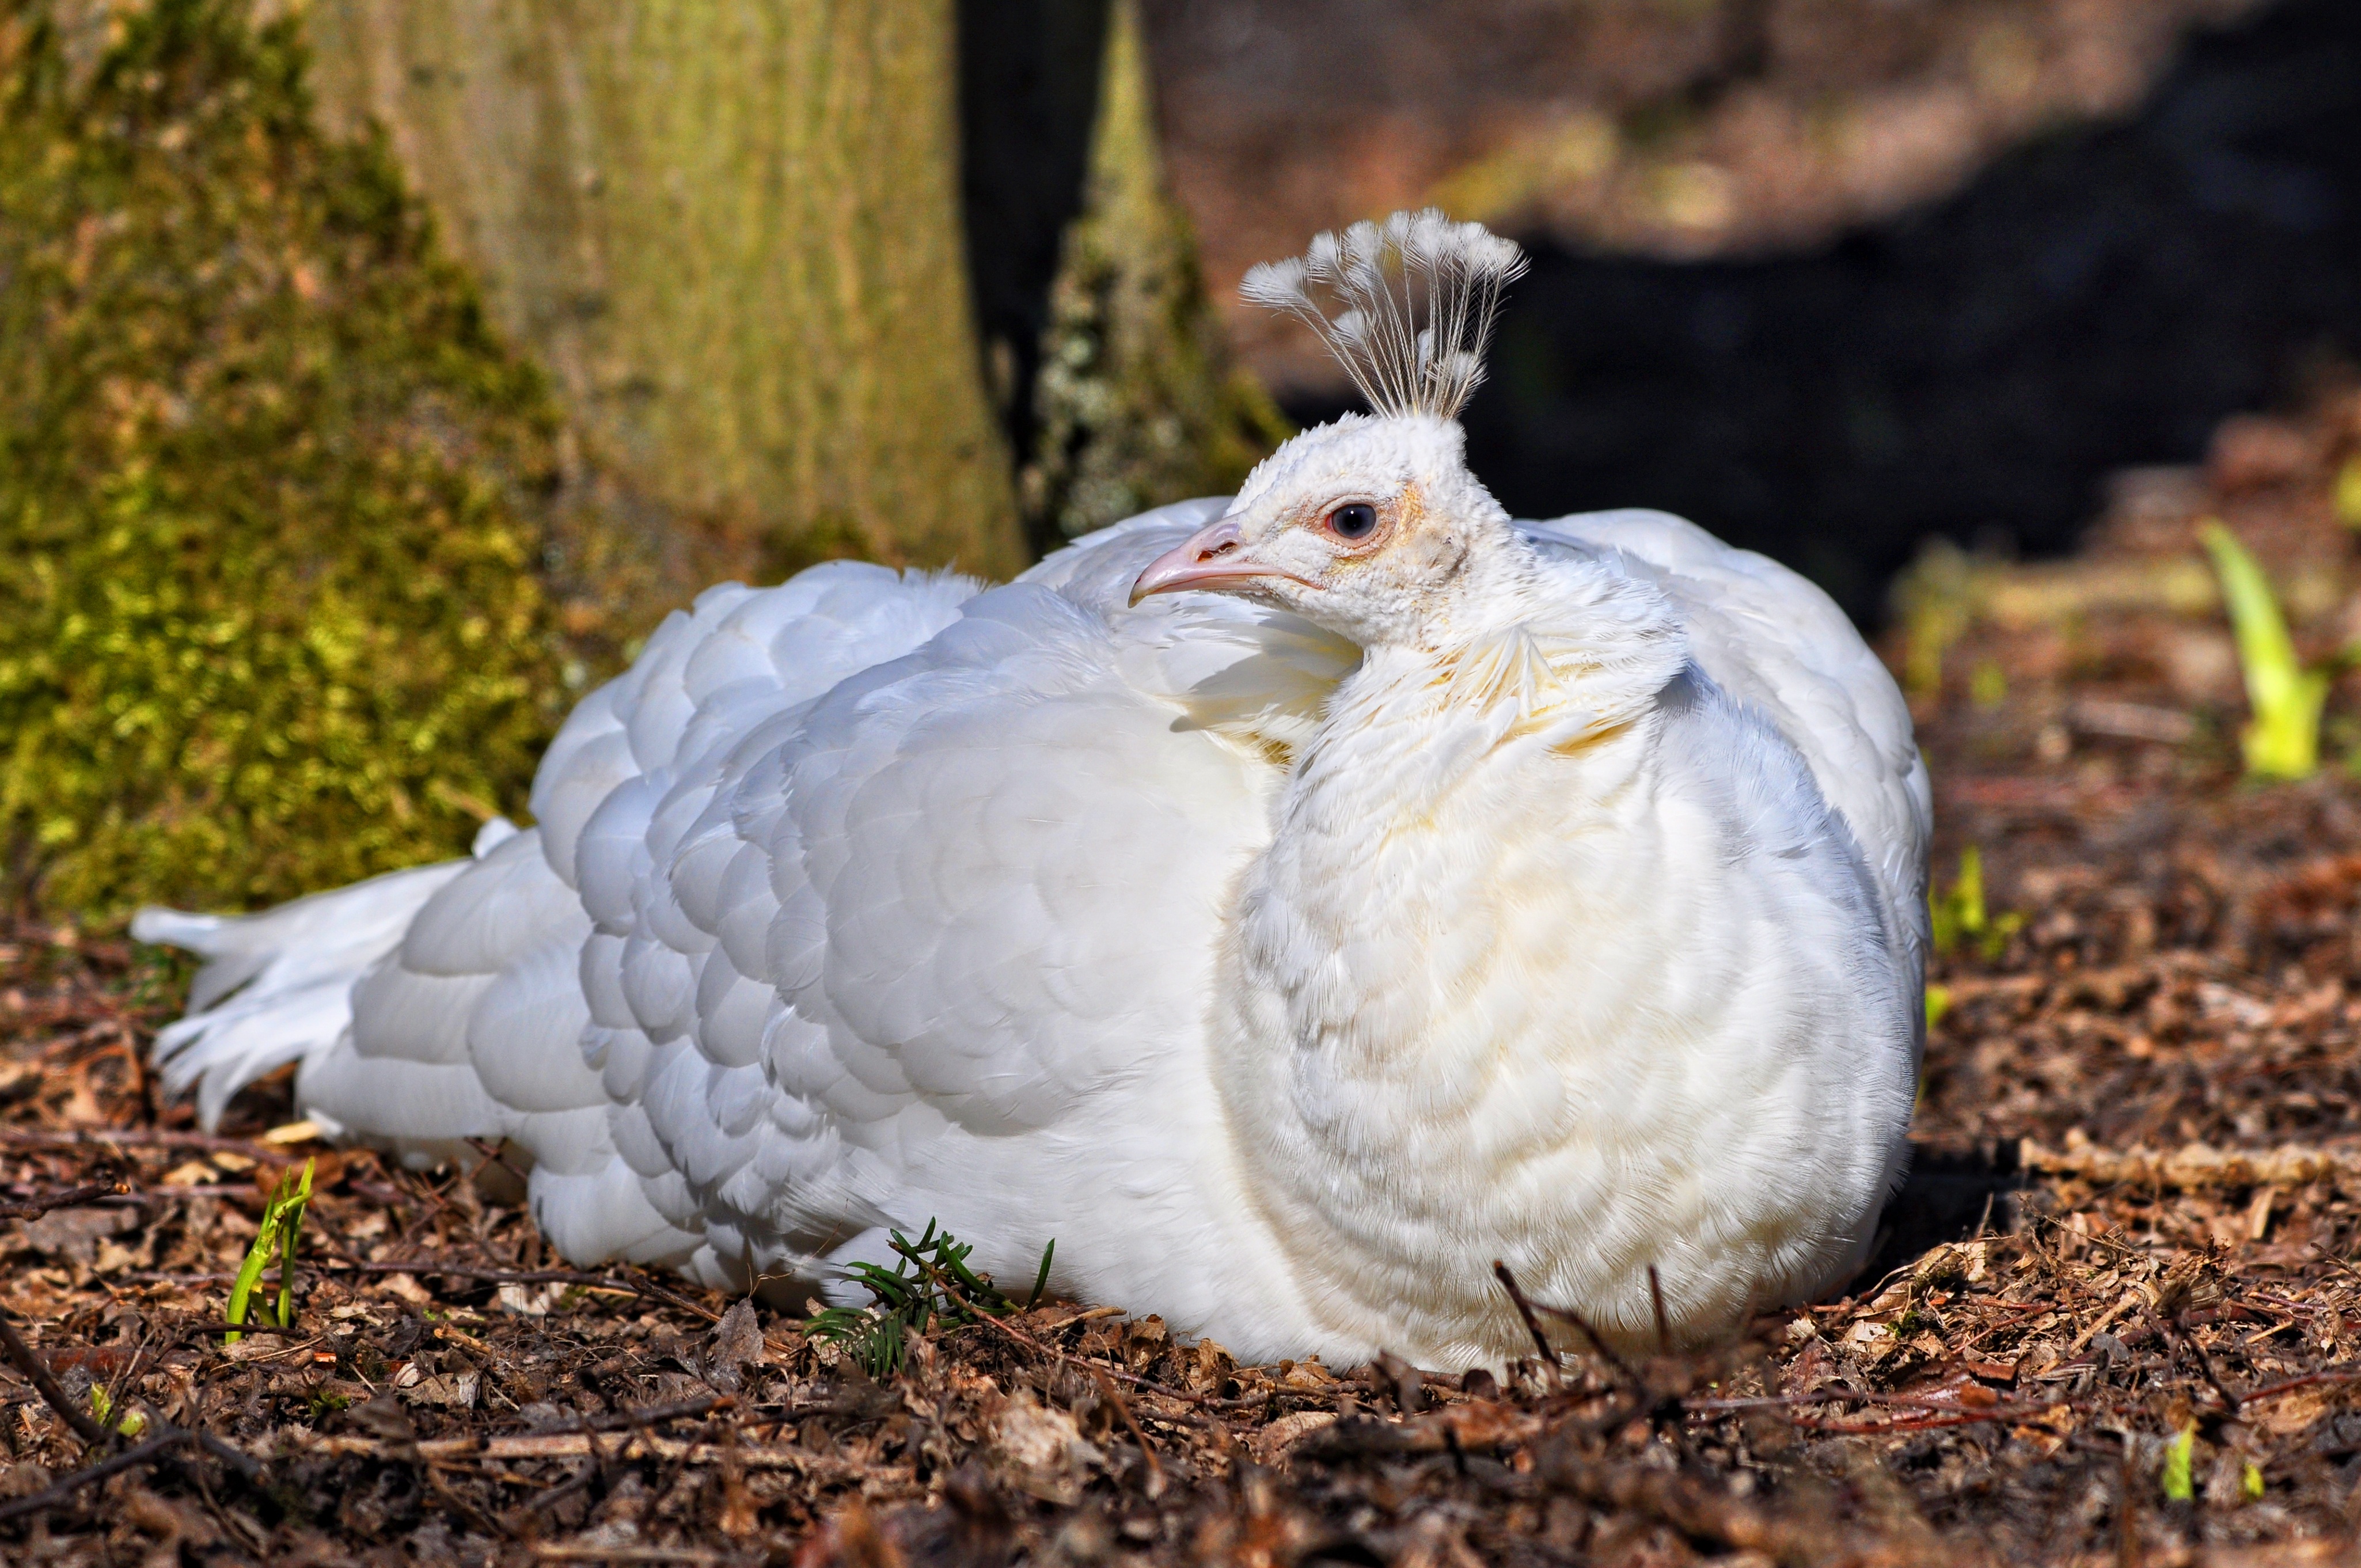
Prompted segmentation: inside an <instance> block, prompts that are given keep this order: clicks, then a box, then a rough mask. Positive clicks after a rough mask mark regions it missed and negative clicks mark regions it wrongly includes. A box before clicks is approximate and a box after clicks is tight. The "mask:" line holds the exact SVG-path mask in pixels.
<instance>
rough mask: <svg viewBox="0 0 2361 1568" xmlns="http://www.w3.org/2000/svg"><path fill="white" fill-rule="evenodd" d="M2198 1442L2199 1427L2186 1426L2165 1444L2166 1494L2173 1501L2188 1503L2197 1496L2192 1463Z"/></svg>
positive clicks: (2195, 1478)
mask: <svg viewBox="0 0 2361 1568" xmlns="http://www.w3.org/2000/svg"><path fill="white" fill-rule="evenodd" d="M2196 1444H2197V1429H2196V1428H2195V1427H2184V1428H2182V1429H2181V1430H2180V1432H2179V1433H2178V1434H2176V1435H2175V1436H2174V1438H2173V1440H2172V1441H2171V1442H2169V1443H2167V1444H2165V1445H2164V1495H2165V1497H2167V1498H2169V1499H2170V1500H2171V1501H2173V1502H2176V1503H2186V1502H2189V1501H2191V1499H2193V1498H2194V1497H2196V1496H2197V1477H2196V1475H2194V1474H2193V1466H2192V1464H2191V1458H2192V1456H2193V1452H2194V1450H2195V1448H2196Z"/></svg>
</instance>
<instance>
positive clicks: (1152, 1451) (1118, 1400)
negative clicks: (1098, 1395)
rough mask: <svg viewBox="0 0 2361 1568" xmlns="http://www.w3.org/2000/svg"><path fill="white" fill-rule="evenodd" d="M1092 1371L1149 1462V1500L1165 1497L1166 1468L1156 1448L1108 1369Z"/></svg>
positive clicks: (1108, 1400) (1147, 1487)
mask: <svg viewBox="0 0 2361 1568" xmlns="http://www.w3.org/2000/svg"><path fill="white" fill-rule="evenodd" d="M1092 1370H1093V1371H1094V1372H1096V1373H1097V1374H1098V1375H1099V1390H1100V1392H1102V1393H1104V1395H1106V1397H1107V1403H1109V1404H1111V1405H1113V1406H1114V1407H1115V1414H1116V1415H1118V1416H1121V1417H1122V1418H1123V1424H1124V1425H1125V1426H1126V1427H1128V1428H1130V1429H1131V1438H1132V1441H1133V1442H1137V1444H1139V1455H1140V1457H1141V1458H1142V1459H1145V1460H1146V1461H1148V1481H1147V1485H1146V1486H1145V1488H1144V1489H1145V1490H1146V1491H1147V1493H1148V1501H1149V1502H1151V1503H1152V1502H1154V1501H1156V1499H1157V1498H1159V1497H1162V1496H1163V1495H1164V1466H1163V1465H1162V1464H1159V1463H1158V1461H1157V1458H1156V1446H1155V1444H1153V1443H1151V1442H1148V1434H1147V1433H1146V1432H1144V1431H1141V1430H1140V1428H1139V1422H1138V1421H1137V1420H1136V1419H1135V1418H1134V1417H1133V1416H1132V1413H1131V1406H1130V1405H1129V1404H1128V1403H1126V1401H1125V1399H1124V1397H1123V1395H1122V1393H1121V1392H1120V1391H1119V1390H1118V1389H1117V1388H1116V1387H1115V1379H1114V1378H1112V1377H1109V1376H1107V1375H1106V1368H1105V1367H1104V1366H1093V1368H1092Z"/></svg>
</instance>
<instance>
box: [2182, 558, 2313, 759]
mask: <svg viewBox="0 0 2361 1568" xmlns="http://www.w3.org/2000/svg"><path fill="white" fill-rule="evenodd" d="M2199 537H2200V538H2201V539H2202V540H2203V542H2204V544H2205V550H2206V554H2209V555H2211V556H2212V557H2213V571H2214V575H2215V576H2218V577H2219V578H2220V579H2221V582H2222V600H2223V603H2224V605H2225V606H2226V607H2227V608H2228V609H2229V612H2230V630H2231V633H2232V635H2233V636H2234V637H2235V639H2236V641H2237V644H2238V667H2239V670H2240V672H2241V673H2242V674H2244V675H2245V676H2246V703H2247V706H2248V707H2250V708H2252V709H2253V712H2254V718H2253V721H2252V722H2250V723H2249V724H2248V725H2247V726H2246V730H2245V732H2244V733H2243V734H2241V735H2240V736H2239V741H2240V744H2241V746H2242V748H2243V749H2244V751H2245V752H2246V771H2247V772H2248V773H2251V774H2253V775H2254V776H2256V777H2257V778H2268V779H2288V780H2294V779H2305V778H2310V777H2311V776H2312V774H2313V773H2315V772H2317V771H2318V770H2319V767H2320V710H2321V707H2322V706H2323V704H2324V703H2325V702H2326V701H2327V699H2328V676H2327V675H2326V674H2324V673H2323V672H2321V671H2318V670H2307V669H2305V668H2304V667H2303V665H2302V663H2301V662H2300V661H2299V660H2298V659H2297V658H2296V652H2295V640H2294V639H2293V638H2291V637H2290V636H2289V635H2288V629H2287V618H2286V617H2285V616H2284V615H2282V614H2281V613H2280V612H2279V598H2278V596H2277V595H2276V594H2274V593H2273V592H2272V591H2271V584H2270V579H2269V577H2268V576H2265V575H2264V572H2263V569H2262V567H2261V566H2260V565H2258V564H2257V562H2256V560H2255V558H2254V556H2253V555H2251V554H2248V553H2247V551H2246V546H2245V545H2244V544H2241V543H2239V542H2238V536H2237V535H2236V534H2235V533H2232V532H2230V531H2229V530H2228V529H2226V528H2224V527H2223V526H2222V525H2221V524H2220V523H2218V522H2208V523H2207V524H2206V525H2205V526H2204V528H2203V529H2202V530H2201V531H2200V533H2199Z"/></svg>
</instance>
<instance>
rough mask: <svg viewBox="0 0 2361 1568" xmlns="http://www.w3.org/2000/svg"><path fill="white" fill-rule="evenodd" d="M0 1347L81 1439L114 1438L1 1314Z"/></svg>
mask: <svg viewBox="0 0 2361 1568" xmlns="http://www.w3.org/2000/svg"><path fill="white" fill-rule="evenodd" d="M0 1350H5V1352H6V1354H7V1356H8V1360H9V1362H10V1364H11V1365H14V1366H15V1367H16V1370H17V1371H19V1372H21V1373H23V1374H24V1375H25V1380H26V1381H27V1382H28V1383H30V1384H32V1386H33V1387H35V1388H37V1389H38V1390H39V1391H40V1396H41V1398H43V1399H45V1400H47V1401H49V1409H53V1410H55V1411H57V1413H58V1415H59V1417H60V1419H61V1420H64V1422H65V1423H66V1425H68V1426H70V1427H71V1428H73V1430H74V1435H75V1436H77V1437H79V1438H81V1439H82V1442H84V1443H86V1444H88V1445H90V1446H92V1447H104V1446H105V1445H107V1444H110V1443H112V1442H114V1441H115V1434H114V1433H112V1432H110V1431H107V1430H106V1429H105V1428H104V1427H103V1426H101V1425H99V1423H98V1420H97V1419H96V1418H95V1417H93V1415H92V1414H91V1413H90V1412H89V1411H88V1410H85V1409H82V1407H81V1406H80V1405H78V1404H76V1403H75V1402H74V1399H73V1397H72V1396H71V1395H70V1394H68V1393H67V1392H66V1390H65V1386H64V1385H63V1384H61V1383H60V1382H59V1381H58V1379H57V1376H56V1375H55V1374H54V1373H52V1372H51V1371H50V1370H49V1363H48V1362H46V1361H43V1360H42V1359H41V1358H40V1355H39V1354H38V1353H37V1352H35V1350H34V1349H33V1347H32V1346H31V1345H29V1344H27V1343H25V1336H24V1335H22V1334H20V1333H18V1332H16V1324H14V1323H12V1322H10V1321H8V1320H7V1319H6V1318H5V1317H0Z"/></svg>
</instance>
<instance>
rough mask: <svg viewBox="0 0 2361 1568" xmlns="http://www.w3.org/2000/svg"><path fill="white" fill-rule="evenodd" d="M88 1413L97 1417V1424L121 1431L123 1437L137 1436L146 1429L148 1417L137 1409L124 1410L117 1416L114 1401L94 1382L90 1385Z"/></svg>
mask: <svg viewBox="0 0 2361 1568" xmlns="http://www.w3.org/2000/svg"><path fill="white" fill-rule="evenodd" d="M90 1413H91V1414H92V1415H93V1416H95V1417H97V1418H98V1424H99V1425H101V1426H103V1427H106V1428H109V1429H111V1430H112V1431H118V1432H121V1433H122V1434H123V1435H124V1436H125V1437H137V1436H138V1435H139V1434H140V1433H141V1432H143V1431H147V1430H148V1418H147V1417H146V1416H143V1415H141V1414H140V1413H139V1412H138V1411H137V1410H126V1411H125V1412H124V1414H123V1415H122V1416H121V1417H120V1418H118V1417H117V1416H116V1415H115V1401H114V1400H113V1399H112V1398H108V1397H107V1392H106V1390H105V1389H104V1388H103V1387H100V1386H99V1385H97V1384H95V1383H93V1384H92V1385H91V1386H90Z"/></svg>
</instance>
